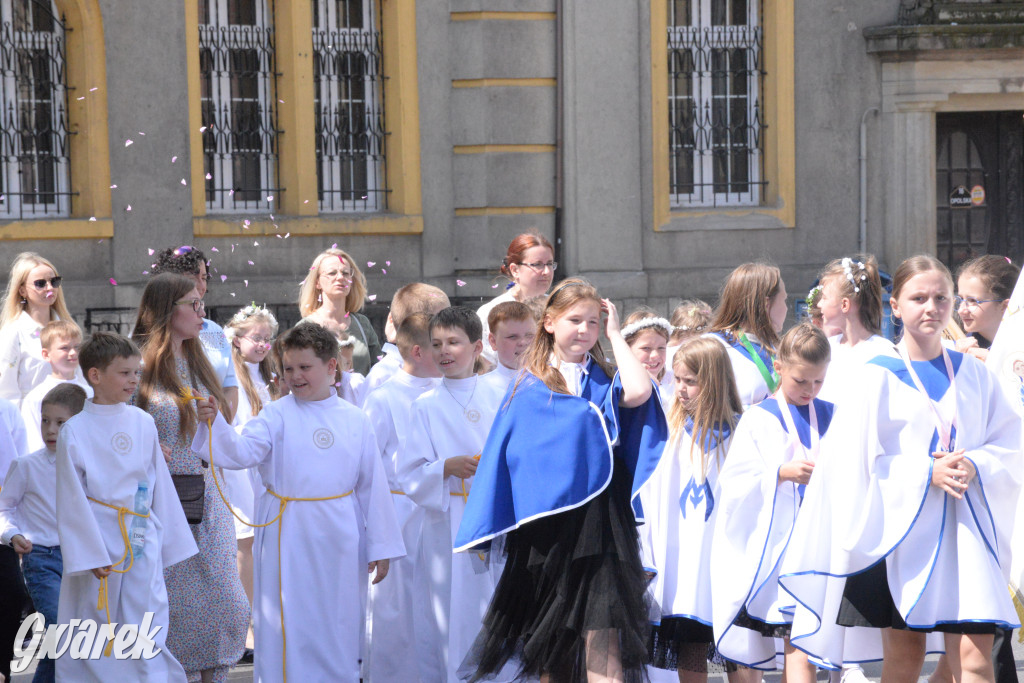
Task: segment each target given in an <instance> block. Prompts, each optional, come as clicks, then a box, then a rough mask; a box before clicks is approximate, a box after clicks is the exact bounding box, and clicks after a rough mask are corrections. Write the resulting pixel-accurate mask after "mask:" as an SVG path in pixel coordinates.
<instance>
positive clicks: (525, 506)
mask: <svg viewBox="0 0 1024 683" xmlns="http://www.w3.org/2000/svg"><path fill="white" fill-rule="evenodd" d="M621 394H622V384H621V381H620V380H619V376H618V373H616V375H615V378H614V380H613V379H612V378H609V377H608V376H607V375H606V374H605V373H604V372H603V371H602V370H601V369H600V368H599V367H597V366H596V365H593V364H592V365H591V369H590V372H589V374H588V375H587V376H586V378H585V379H584V383H583V388H582V392H581V396H572V395H568V394H559V393H555V392H553V391H551V389H549V388H548V387H547V385H545V384H544V382H543V381H541V380H540V379H539V378H538V377H536V376H535V375H532V374H530V373H525V374H524V376H523V378H522V380H519V381H518V383H517V381H513V382H512V384H511V386H510V387H509V391H508V394H506V396H505V400H504V401H503V402H502V407H501V408H500V409H499V410H498V416H497V418H495V420H494V425H493V426H492V427H491V432H490V434H489V435H488V438H487V443H486V445H485V446H484V450H483V455H482V456H481V458H480V465H479V467H478V468H477V471H476V474H475V475H474V479H473V489H472V491H471V492H470V495H469V500H468V501H467V503H466V509H465V511H464V512H463V515H462V524H461V525H460V526H459V531H458V534H457V535H456V537H455V543H454V545H455V551H456V552H459V551H465V550H469V549H470V548H476V547H484V546H486V545H487V544H488V543H489V542H490V540H491V539H493V538H494V537H496V536H499V535H501V534H504V533H507V532H509V531H512V530H513V529H516V528H518V527H520V526H522V525H523V524H526V523H528V522H531V521H533V520H536V519H540V518H542V517H548V516H550V515H554V514H557V513H559V512H563V511H565V510H569V509H572V508H576V507H579V506H580V505H583V504H584V503H586V502H587V501H589V500H591V499H593V498H594V497H596V496H597V495H599V494H600V493H601V492H602V491H604V490H605V488H607V487H608V484H609V483H610V482H611V479H612V467H613V466H614V465H615V458H616V457H618V458H619V459H620V461H621V463H622V464H624V465H625V466H626V467H627V469H628V471H629V473H630V475H631V478H632V480H633V485H632V497H633V499H634V500H633V510H634V513H635V514H636V517H637V519H638V520H642V519H643V513H642V511H641V509H640V505H639V501H637V500H636V496H637V492H638V491H639V488H640V486H641V485H643V483H644V482H646V481H647V479H649V478H650V476H651V474H652V473H653V472H654V469H655V467H656V466H657V464H658V460H659V459H660V457H661V452H662V450H663V449H664V446H665V440H666V438H667V435H668V425H667V423H666V422H665V415H664V413H663V412H662V409H661V402H660V400H659V398H658V394H657V391H653V392H652V393H651V397H650V398H649V399H648V400H647V402H646V403H644V404H643V405H641V406H639V407H637V408H622V407H620V406H619V397H620V396H621Z"/></svg>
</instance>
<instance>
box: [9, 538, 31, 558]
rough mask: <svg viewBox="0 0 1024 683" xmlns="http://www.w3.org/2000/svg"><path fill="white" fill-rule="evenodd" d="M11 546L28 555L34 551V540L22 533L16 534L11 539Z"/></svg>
mask: <svg viewBox="0 0 1024 683" xmlns="http://www.w3.org/2000/svg"><path fill="white" fill-rule="evenodd" d="M11 546H12V547H13V548H14V552H16V553H18V554H19V555H28V554H29V553H30V552H32V541H30V540H28V539H27V538H25V537H24V536H22V535H21V534H15V535H14V537H13V538H12V539H11Z"/></svg>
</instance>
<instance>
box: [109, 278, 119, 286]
mask: <svg viewBox="0 0 1024 683" xmlns="http://www.w3.org/2000/svg"><path fill="white" fill-rule="evenodd" d="M110 284H112V285H114V286H115V287H117V280H115V279H114V278H110Z"/></svg>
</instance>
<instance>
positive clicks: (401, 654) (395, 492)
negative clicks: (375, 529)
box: [363, 313, 440, 683]
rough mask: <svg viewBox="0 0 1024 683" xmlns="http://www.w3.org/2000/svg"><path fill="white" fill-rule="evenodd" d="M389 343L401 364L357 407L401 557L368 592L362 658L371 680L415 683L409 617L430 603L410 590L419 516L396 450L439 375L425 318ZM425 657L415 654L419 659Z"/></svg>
mask: <svg viewBox="0 0 1024 683" xmlns="http://www.w3.org/2000/svg"><path fill="white" fill-rule="evenodd" d="M395 342H396V344H397V346H398V349H399V351H400V353H401V354H402V361H403V363H402V367H401V368H399V369H398V370H397V371H396V372H395V374H394V375H392V376H391V379H389V380H388V381H386V382H384V383H383V384H381V385H380V386H379V387H377V388H376V389H375V390H373V391H372V392H370V395H369V396H367V397H366V403H365V404H364V406H363V410H364V411H365V412H366V415H367V416H368V417H369V418H370V422H372V423H373V429H374V432H375V433H376V434H377V446H378V448H379V451H380V456H381V458H382V460H383V462H384V469H385V470H386V471H387V476H388V485H389V486H390V488H391V494H392V500H393V501H394V503H395V511H396V513H397V514H398V523H399V524H400V525H401V527H402V539H403V541H404V542H405V553H406V555H405V557H403V558H401V559H399V560H396V561H394V562H392V563H391V568H390V571H389V572H388V580H387V581H385V582H384V583H381V584H379V585H377V586H375V587H374V589H373V590H372V593H373V601H372V621H371V623H372V625H373V640H372V641H371V643H370V648H369V657H368V660H369V672H370V680H371V681H409V682H410V683H415V682H416V681H419V680H421V679H420V671H419V661H418V658H417V657H411V656H409V653H410V652H412V651H413V650H414V648H415V647H416V645H417V634H416V631H415V626H414V623H413V615H414V614H415V613H417V612H419V613H423V612H425V611H429V610H430V605H429V603H428V602H427V600H426V595H425V591H423V590H416V588H415V587H414V583H413V577H414V574H415V571H416V557H417V554H418V552H419V540H420V532H421V530H422V527H423V515H422V511H421V510H420V509H419V508H418V507H417V505H416V504H415V503H414V502H412V501H411V500H410V499H409V497H408V496H406V495H405V493H404V492H403V491H402V486H401V484H400V483H399V481H398V448H399V444H401V442H402V439H403V438H404V437H405V435H406V432H408V429H409V416H410V414H411V412H412V402H413V401H414V400H415V399H416V398H418V397H419V396H421V395H423V393H424V392H426V391H429V390H430V389H433V388H434V387H436V386H437V384H438V377H439V376H440V373H439V372H438V370H437V366H436V365H435V364H434V357H433V354H432V353H431V350H430V316H429V315H427V314H426V313H413V314H411V315H408V316H406V317H405V319H404V320H403V321H402V324H401V325H399V327H398V332H397V334H396V335H395ZM425 644H426V643H422V642H421V643H420V645H421V646H423V645H425ZM428 655H429V653H420V657H419V659H422V658H424V657H426V656H428Z"/></svg>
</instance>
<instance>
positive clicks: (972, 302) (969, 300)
mask: <svg viewBox="0 0 1024 683" xmlns="http://www.w3.org/2000/svg"><path fill="white" fill-rule="evenodd" d="M953 301H954V302H955V303H956V307H957V308H960V307H961V306H963V305H964V304H966V305H967V308H981V305H982V304H987V303H991V302H993V301H1006V299H975V298H974V297H973V296H957V297H953Z"/></svg>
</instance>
